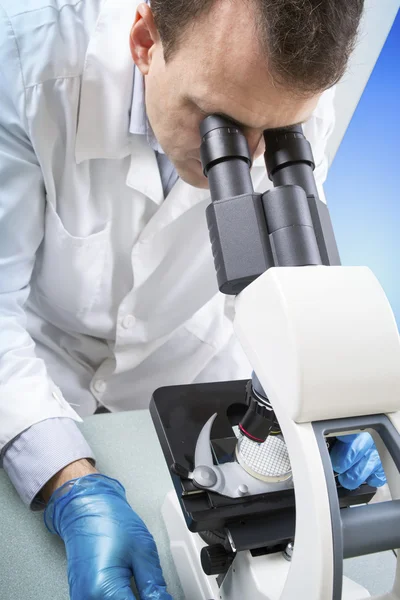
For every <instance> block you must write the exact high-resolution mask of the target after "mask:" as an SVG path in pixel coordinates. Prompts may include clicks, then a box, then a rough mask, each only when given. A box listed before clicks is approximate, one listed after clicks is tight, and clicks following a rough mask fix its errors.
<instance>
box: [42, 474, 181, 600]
mask: <svg viewBox="0 0 400 600" xmlns="http://www.w3.org/2000/svg"><path fill="white" fill-rule="evenodd" d="M44 519H45V523H46V526H47V528H48V529H49V530H50V531H51V532H52V533H58V535H59V536H60V537H61V538H62V539H63V540H64V543H65V548H66V552H67V560H68V582H69V588H70V596H71V600H134V598H135V596H134V595H133V592H132V590H131V587H130V578H131V577H132V575H133V576H134V578H135V582H136V586H137V589H138V592H139V594H140V600H172V597H171V596H170V595H169V594H168V592H167V591H166V585H165V582H164V578H163V575H162V571H161V566H160V560H159V557H158V553H157V548H156V545H155V542H154V540H153V538H152V536H151V534H150V533H149V531H148V530H147V528H146V526H145V524H144V523H143V521H142V520H141V519H140V518H139V517H138V515H137V514H136V513H135V512H134V511H133V510H132V508H131V507H130V505H129V504H128V502H127V499H126V496H125V490H124V488H123V487H122V485H121V484H120V483H119V482H118V481H116V480H115V479H110V478H109V477H106V476H105V475H101V474H97V473H96V474H93V475H87V476H85V477H80V478H79V479H74V480H72V481H69V482H68V483H66V484H64V485H63V486H62V487H60V488H59V489H58V490H56V491H55V492H54V493H53V495H52V497H51V498H50V501H49V504H48V506H47V508H46V510H45V515H44Z"/></svg>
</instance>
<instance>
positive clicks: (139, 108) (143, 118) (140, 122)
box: [129, 66, 179, 197]
mask: <svg viewBox="0 0 400 600" xmlns="http://www.w3.org/2000/svg"><path fill="white" fill-rule="evenodd" d="M133 77H134V79H133V94H132V109H131V122H130V126H129V131H130V133H133V134H136V135H144V136H146V138H147V142H148V144H149V146H150V147H151V148H152V149H153V150H154V152H155V153H156V157H157V163H158V168H159V171H160V176H161V181H162V186H163V190H164V197H167V196H168V194H169V192H170V191H171V189H172V187H173V186H174V185H175V183H176V181H177V180H178V177H179V176H178V173H177V172H176V169H175V167H174V165H173V164H172V162H171V161H170V160H169V158H168V156H167V155H166V154H165V152H164V151H163V149H162V148H161V146H160V144H159V143H158V141H157V139H156V136H155V135H154V132H153V130H152V128H151V125H150V123H149V119H148V117H147V112H146V102H145V89H144V77H143V75H142V74H141V72H140V71H139V69H138V68H137V67H136V66H135V68H134V75H133Z"/></svg>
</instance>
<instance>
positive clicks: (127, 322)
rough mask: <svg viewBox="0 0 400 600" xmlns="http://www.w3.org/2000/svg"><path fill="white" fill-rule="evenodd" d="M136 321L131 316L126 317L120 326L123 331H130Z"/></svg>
mask: <svg viewBox="0 0 400 600" xmlns="http://www.w3.org/2000/svg"><path fill="white" fill-rule="evenodd" d="M135 321H136V319H135V317H134V316H133V315H127V316H126V317H124V318H123V319H122V322H121V325H122V327H123V328H124V329H130V328H131V327H133V325H134V323H135Z"/></svg>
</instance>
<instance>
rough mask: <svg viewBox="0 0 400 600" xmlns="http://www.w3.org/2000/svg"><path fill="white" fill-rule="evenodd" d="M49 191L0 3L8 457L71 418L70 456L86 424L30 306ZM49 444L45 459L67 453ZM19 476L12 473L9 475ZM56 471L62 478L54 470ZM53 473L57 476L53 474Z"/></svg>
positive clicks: (3, 440) (0, 435)
mask: <svg viewBox="0 0 400 600" xmlns="http://www.w3.org/2000/svg"><path fill="white" fill-rule="evenodd" d="M44 208H45V189H44V183H43V180H42V175H41V169H40V166H39V164H38V161H37V158H36V156H35V152H34V150H33V148H32V145H31V143H30V140H29V131H28V127H27V124H26V118H25V105H24V86H23V78H22V73H21V70H20V65H19V60H18V48H17V46H16V44H15V40H14V37H13V31H12V28H11V25H10V23H9V22H8V21H7V17H6V15H5V14H4V11H3V10H2V8H1V5H0V452H1V450H2V449H3V448H4V447H5V446H6V445H7V444H8V443H9V442H10V441H12V440H13V439H15V438H16V437H17V436H18V435H19V434H21V432H23V431H26V430H27V429H29V428H30V427H31V426H32V425H35V424H37V423H40V422H42V421H45V420H47V419H53V418H66V419H68V420H69V421H71V425H70V426H69V428H68V431H71V427H72V425H73V426H74V427H75V428H76V432H74V434H73V435H71V436H70V438H69V437H68V434H67V430H66V433H65V435H64V436H63V444H64V446H65V450H66V452H65V454H66V455H68V452H67V449H68V447H69V445H70V444H73V443H75V442H76V436H77V435H78V434H79V435H81V434H80V431H79V429H78V428H77V427H76V424H75V423H74V422H73V421H74V420H76V421H80V420H81V419H80V418H79V417H78V415H77V414H76V413H75V411H74V410H73V409H72V408H71V407H70V406H69V404H68V402H66V400H65V399H64V398H63V397H62V394H61V392H60V390H59V389H58V388H57V387H56V386H55V384H54V383H53V382H52V381H51V379H50V377H49V376H48V374H47V370H46V365H45V364H44V362H43V361H42V360H40V359H39V358H38V357H37V356H36V355H35V344H34V342H33V340H32V338H31V337H30V335H29V333H28V332H27V328H26V327H27V326H26V315H25V311H24V306H25V303H26V301H27V298H28V296H29V291H30V279H31V275H32V271H33V267H34V263H35V255H36V251H37V249H38V247H39V245H40V243H41V241H42V239H43V235H44ZM53 441H54V442H55V444H54V446H53V447H49V445H48V444H47V445H46V441H45V440H44V441H43V444H42V449H41V450H42V452H41V454H40V452H36V456H37V457H38V460H39V461H42V462H43V463H44V462H46V460H49V457H51V456H52V453H53V452H55V451H56V447H57V452H59V451H61V450H60V446H59V442H58V441H57V442H56V440H55V438H54V437H53ZM9 471H10V473H11V470H9ZM53 474H54V473H53ZM50 476H51V475H50Z"/></svg>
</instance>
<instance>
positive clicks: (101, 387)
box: [94, 379, 106, 394]
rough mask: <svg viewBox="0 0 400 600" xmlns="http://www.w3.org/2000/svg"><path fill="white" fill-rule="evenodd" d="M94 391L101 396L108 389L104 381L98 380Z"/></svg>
mask: <svg viewBox="0 0 400 600" xmlns="http://www.w3.org/2000/svg"><path fill="white" fill-rule="evenodd" d="M94 389H95V390H96V392H99V394H101V393H102V392H104V390H105V389H106V382H105V381H103V379H98V380H97V381H95V383H94Z"/></svg>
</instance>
